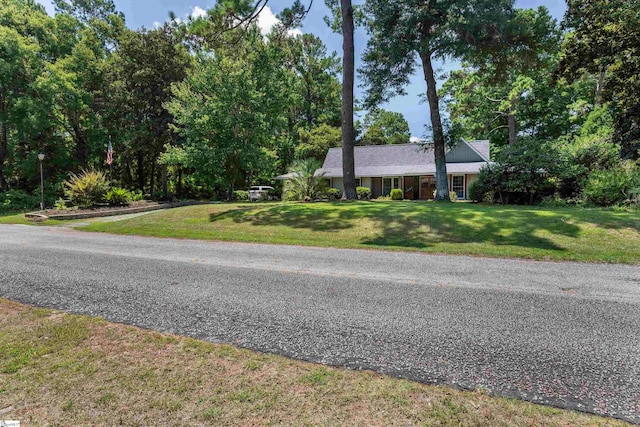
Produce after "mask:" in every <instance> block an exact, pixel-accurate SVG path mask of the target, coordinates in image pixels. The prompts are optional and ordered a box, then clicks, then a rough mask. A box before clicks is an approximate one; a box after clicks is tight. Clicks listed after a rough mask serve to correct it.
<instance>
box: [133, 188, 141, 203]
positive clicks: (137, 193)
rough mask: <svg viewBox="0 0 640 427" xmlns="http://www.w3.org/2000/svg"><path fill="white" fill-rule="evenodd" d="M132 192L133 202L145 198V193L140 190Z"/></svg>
mask: <svg viewBox="0 0 640 427" xmlns="http://www.w3.org/2000/svg"><path fill="white" fill-rule="evenodd" d="M130 194H131V201H132V202H140V201H142V200H144V194H143V193H142V191H140V190H138V191H134V192H131V193H130Z"/></svg>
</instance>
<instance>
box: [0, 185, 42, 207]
mask: <svg viewBox="0 0 640 427" xmlns="http://www.w3.org/2000/svg"><path fill="white" fill-rule="evenodd" d="M39 206H40V197H38V196H35V195H31V194H29V193H26V192H24V191H20V190H9V191H6V192H0V212H11V211H24V210H29V209H36V208H38V207H39Z"/></svg>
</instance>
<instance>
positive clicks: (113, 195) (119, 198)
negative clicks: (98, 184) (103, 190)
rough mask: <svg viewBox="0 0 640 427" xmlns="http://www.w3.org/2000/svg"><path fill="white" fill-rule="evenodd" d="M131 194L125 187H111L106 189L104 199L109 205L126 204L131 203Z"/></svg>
mask: <svg viewBox="0 0 640 427" xmlns="http://www.w3.org/2000/svg"><path fill="white" fill-rule="evenodd" d="M132 199H133V195H132V194H131V192H130V191H129V190H127V189H126V188H120V187H112V188H110V189H109V191H107V194H106V196H105V201H106V202H107V203H109V205H111V206H126V205H128V204H129V203H131V201H132Z"/></svg>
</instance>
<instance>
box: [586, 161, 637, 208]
mask: <svg viewBox="0 0 640 427" xmlns="http://www.w3.org/2000/svg"><path fill="white" fill-rule="evenodd" d="M639 193H640V167H638V164H637V163H635V162H632V161H629V160H628V161H624V162H622V163H621V164H620V165H619V166H616V167H613V168H610V169H604V170H596V171H593V172H592V173H591V174H590V175H589V178H588V180H587V184H586V186H585V188H584V196H585V199H586V201H587V202H589V203H593V204H595V205H599V206H612V205H618V204H622V203H624V202H633V203H635V202H636V201H637V200H636V198H637V195H638V194H639Z"/></svg>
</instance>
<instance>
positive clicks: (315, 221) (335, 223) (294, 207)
mask: <svg viewBox="0 0 640 427" xmlns="http://www.w3.org/2000/svg"><path fill="white" fill-rule="evenodd" d="M321 206H322V207H324V206H327V205H326V204H322V205H321V204H318V203H314V204H287V205H277V206H269V205H255V206H242V207H238V208H235V209H230V210H228V211H224V212H217V213H211V214H209V221H210V222H215V221H220V220H224V219H231V220H232V221H233V222H235V223H238V224H241V223H248V224H251V225H257V226H259V225H265V226H267V225H268V226H285V227H292V228H306V229H309V230H312V231H326V232H332V231H335V232H338V231H341V230H346V229H349V228H353V224H352V223H351V222H350V221H349V219H352V218H353V217H351V218H349V217H350V216H351V215H349V213H348V212H340V215H339V216H335V215H334V214H335V212H333V210H332V209H320V207H321Z"/></svg>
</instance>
